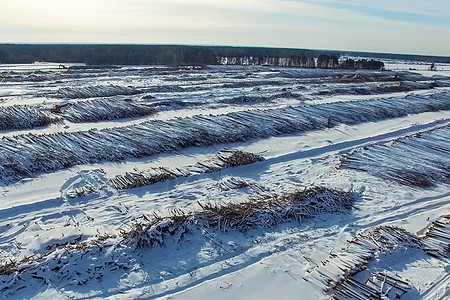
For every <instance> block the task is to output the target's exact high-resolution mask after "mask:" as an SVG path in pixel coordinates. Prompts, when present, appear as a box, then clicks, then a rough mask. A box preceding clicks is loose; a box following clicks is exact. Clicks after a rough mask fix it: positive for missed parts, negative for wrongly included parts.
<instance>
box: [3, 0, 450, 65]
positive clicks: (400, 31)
mask: <svg viewBox="0 0 450 300" xmlns="http://www.w3.org/2000/svg"><path fill="white" fill-rule="evenodd" d="M0 42H22V43H24V42H40V43H43V42H49V43H57V42H66V43H77V42H82V43H151V44H155V43H156V44H158V43H163V44H210V45H239V46H269V47H292V48H310V49H336V50H355V51H377V52H396V53H413V54H431V55H444V56H450V1H449V0H428V1H425V0H395V1H392V0H378V1H369V0H366V1H363V0H242V1H238V0H228V1H216V0H72V1H69V0H13V1H11V0H0Z"/></svg>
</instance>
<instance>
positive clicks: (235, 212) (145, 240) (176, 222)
mask: <svg viewBox="0 0 450 300" xmlns="http://www.w3.org/2000/svg"><path fill="white" fill-rule="evenodd" d="M355 199H356V194H354V193H352V192H346V191H340V190H333V189H328V188H324V187H313V188H309V189H304V190H298V191H294V192H291V193H284V194H280V195H271V196H267V197H265V198H260V199H254V200H252V201H248V202H241V203H229V204H224V205H220V204H216V203H210V204H199V205H200V207H201V210H200V211H196V212H191V213H184V212H183V211H181V210H175V211H174V212H173V214H172V216H169V217H159V216H158V215H156V214H153V216H143V218H142V220H141V221H137V222H136V223H135V224H134V227H133V229H132V230H130V231H128V232H126V233H124V234H123V236H124V239H125V242H127V243H132V244H134V245H135V246H136V247H143V246H150V247H153V246H156V245H162V244H163V243H164V241H165V239H166V238H168V237H173V236H175V237H176V238H177V239H181V238H182V236H183V235H184V234H185V233H186V232H188V231H189V228H191V226H194V228H198V229H202V228H205V229H206V228H209V229H213V230H217V231H222V232H226V231H228V230H238V231H243V232H246V231H248V230H250V229H252V228H270V227H274V226H276V225H278V224H281V223H285V222H290V221H298V222H300V221H301V220H302V219H303V218H308V217H314V216H316V215H318V214H320V213H326V212H336V211H342V210H347V209H350V208H351V207H352V205H353V202H354V200H355Z"/></svg>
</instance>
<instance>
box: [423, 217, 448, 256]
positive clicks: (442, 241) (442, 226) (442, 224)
mask: <svg viewBox="0 0 450 300" xmlns="http://www.w3.org/2000/svg"><path fill="white" fill-rule="evenodd" d="M422 243H423V250H424V251H425V252H426V253H427V254H429V255H432V256H434V257H437V258H442V257H445V256H446V255H447V254H448V253H449V252H450V215H445V216H442V217H441V218H439V219H437V220H436V221H434V222H432V225H431V226H430V227H429V228H428V230H427V232H426V233H425V236H424V237H423V239H422Z"/></svg>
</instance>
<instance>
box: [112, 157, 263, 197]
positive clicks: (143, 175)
mask: <svg viewBox="0 0 450 300" xmlns="http://www.w3.org/2000/svg"><path fill="white" fill-rule="evenodd" d="M263 160H264V158H263V157H262V156H260V155H258V154H254V153H250V152H244V151H240V150H237V149H223V150H220V151H219V152H218V153H217V155H216V157H215V158H213V159H210V160H208V161H205V162H198V163H197V164H196V165H194V166H187V167H185V168H181V169H180V168H175V169H171V168H166V167H156V168H151V169H148V170H145V171H140V170H138V169H135V171H134V172H127V173H125V174H124V175H117V176H116V177H114V178H112V179H111V180H110V182H111V184H112V185H113V186H114V187H115V188H116V189H117V190H125V189H132V188H137V187H141V186H146V185H152V184H155V183H157V182H163V181H167V180H172V179H175V178H177V177H187V176H192V175H195V174H199V173H212V172H219V171H221V170H223V169H226V168H230V167H237V166H242V165H248V164H252V163H255V162H258V161H263Z"/></svg>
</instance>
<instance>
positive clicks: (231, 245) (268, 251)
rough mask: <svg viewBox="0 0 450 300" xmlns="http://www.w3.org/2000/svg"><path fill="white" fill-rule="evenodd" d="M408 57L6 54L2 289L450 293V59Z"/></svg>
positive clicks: (33, 293) (133, 293)
mask: <svg viewBox="0 0 450 300" xmlns="http://www.w3.org/2000/svg"><path fill="white" fill-rule="evenodd" d="M390 63H391V65H389V64H387V67H388V68H389V67H392V69H395V70H393V71H389V70H387V71H368V70H357V71H352V70H330V69H327V70H324V69H295V68H272V67H263V66H207V67H205V68H203V69H193V68H191V69H190V68H183V69H178V68H169V67H160V66H158V67H157V66H119V67H112V66H111V67H108V66H105V67H95V68H89V67H77V68H68V69H61V68H58V65H56V64H33V65H0V137H1V139H0V298H11V299H22V298H35V299H68V298H70V299H103V298H107V299H136V298H144V299H211V298H214V299H299V298H300V299H330V298H333V299H378V298H382V297H386V298H388V299H398V298H400V299H447V298H448V297H450V275H449V270H450V265H449V259H450V256H449V250H450V249H449V243H450V238H449V237H450V219H449V218H450V188H449V184H450V138H449V137H450V67H449V66H448V65H443V66H439V68H438V70H439V71H437V72H432V71H427V70H426V69H425V67H426V65H425V64H421V63H420V62H416V63H414V64H413V63H410V65H413V66H415V68H416V69H418V70H415V71H407V70H406V69H407V68H409V67H410V65H407V66H406V67H404V68H403V67H402V66H403V65H402V62H395V61H393V62H390ZM421 67H423V68H421Z"/></svg>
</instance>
